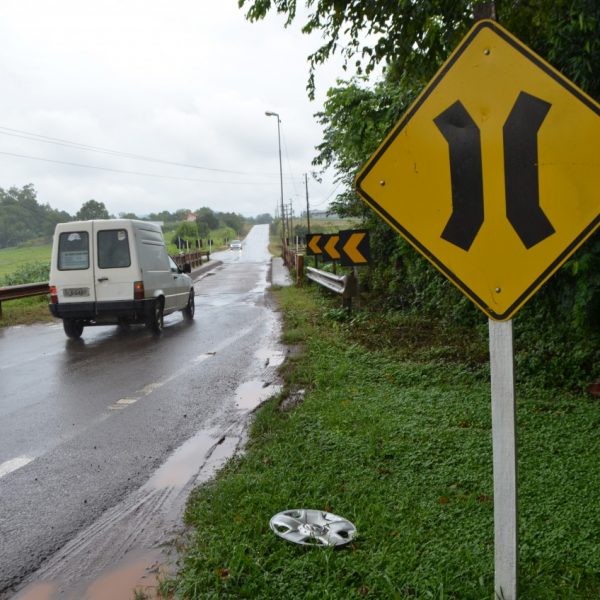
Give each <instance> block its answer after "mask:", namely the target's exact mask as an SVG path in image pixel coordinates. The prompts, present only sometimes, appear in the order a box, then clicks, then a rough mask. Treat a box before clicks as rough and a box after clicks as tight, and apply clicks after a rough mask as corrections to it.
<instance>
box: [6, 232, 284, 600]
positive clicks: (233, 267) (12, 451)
mask: <svg viewBox="0 0 600 600" xmlns="http://www.w3.org/2000/svg"><path fill="white" fill-rule="evenodd" d="M267 243H268V226H267V225H264V226H256V227H254V229H253V230H252V231H251V232H250V234H249V236H248V237H247V239H246V241H245V244H244V248H243V250H242V251H226V252H222V253H218V254H217V253H216V254H214V255H213V257H212V258H213V259H215V260H221V261H222V262H223V264H222V265H220V266H218V267H217V268H216V269H215V270H213V271H211V272H210V273H209V274H207V275H206V274H205V275H204V276H202V277H201V278H200V279H199V280H197V282H196V284H195V290H196V316H195V319H194V321H192V322H191V323H188V322H186V321H184V320H183V318H182V316H181V314H180V313H176V314H174V315H170V316H168V317H166V318H165V329H164V333H163V334H162V335H161V336H160V337H155V336H153V335H152V334H151V333H149V332H148V331H146V329H145V328H144V327H131V328H130V329H129V330H128V331H125V332H123V331H120V330H119V329H118V328H116V327H96V328H94V327H91V328H86V329H85V330H84V333H83V338H82V340H78V341H76V342H75V341H72V340H68V339H67V338H66V337H65V335H64V333H63V329H62V325H61V324H60V323H59V322H57V323H56V324H52V325H36V326H29V327H15V328H8V329H4V330H0V598H2V597H9V596H10V592H8V591H7V590H9V589H10V588H12V587H13V586H14V585H16V584H18V583H19V582H20V581H21V580H22V579H23V578H24V577H25V576H26V575H27V574H29V573H31V572H32V571H34V570H35V569H37V568H38V567H40V565H42V564H43V562H44V560H45V559H47V558H48V557H50V556H51V555H52V554H53V553H55V552H56V551H57V550H58V549H59V548H61V547H62V546H64V545H65V544H66V543H67V542H68V541H69V540H70V539H72V538H73V537H74V536H75V535H76V534H77V533H78V532H79V531H81V530H82V529H83V528H84V527H86V526H88V525H89V524H90V523H92V522H93V521H94V520H95V519H97V518H98V517H99V516H100V515H101V514H102V513H103V512H105V511H106V510H107V509H109V508H111V507H113V506H115V505H116V504H117V503H118V502H119V501H120V500H122V499H123V498H124V497H125V496H127V495H128V494H130V493H131V492H132V491H133V490H135V489H137V488H139V487H140V486H141V485H142V484H143V483H144V482H145V481H147V480H148V478H149V477H150V475H151V474H152V473H153V471H155V469H156V468H157V467H158V466H159V465H161V464H162V463H163V462H164V460H165V458H166V457H167V456H168V455H169V453H170V452H172V451H173V450H174V449H175V448H176V447H178V446H179V445H180V444H181V443H183V442H184V441H185V440H186V439H188V438H189V437H191V436H192V435H193V434H194V432H196V431H198V430H199V429H201V428H207V427H215V426H218V424H219V422H225V421H226V420H227V419H228V416H230V415H231V414H232V413H235V412H236V411H238V409H239V406H238V405H236V391H237V390H239V389H244V388H243V384H244V382H250V381H252V380H255V379H256V377H257V373H258V372H260V371H261V370H262V371H264V365H265V356H267V355H266V354H265V352H267V351H266V348H268V347H270V344H272V342H273V339H276V338H278V335H279V322H278V319H277V317H276V315H275V313H274V312H273V310H272V308H271V307H270V306H269V300H268V295H267V294H266V289H267V287H268V285H269V283H268V275H269V270H270V256H269V254H268V251H267ZM267 354H268V352H267ZM267 362H268V360H267ZM237 401H238V402H239V394H238V396H237ZM3 592H4V593H3Z"/></svg>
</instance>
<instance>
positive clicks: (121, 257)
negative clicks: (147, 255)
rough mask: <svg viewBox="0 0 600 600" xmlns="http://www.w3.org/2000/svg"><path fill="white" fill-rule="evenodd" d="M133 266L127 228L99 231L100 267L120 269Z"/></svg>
mask: <svg viewBox="0 0 600 600" xmlns="http://www.w3.org/2000/svg"><path fill="white" fill-rule="evenodd" d="M129 266H131V256H130V255H129V238H128V236H127V231H126V230H125V229H105V230H102V231H99V232H98V267H99V268H101V269H120V268H123V267H129Z"/></svg>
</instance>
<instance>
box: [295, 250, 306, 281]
mask: <svg viewBox="0 0 600 600" xmlns="http://www.w3.org/2000/svg"><path fill="white" fill-rule="evenodd" d="M303 280H304V254H296V284H297V285H298V284H300V283H302V281H303Z"/></svg>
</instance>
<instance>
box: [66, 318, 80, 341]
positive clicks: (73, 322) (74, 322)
mask: <svg viewBox="0 0 600 600" xmlns="http://www.w3.org/2000/svg"><path fill="white" fill-rule="evenodd" d="M63 328H64V330H65V333H66V334H67V337H69V338H71V339H72V340H78V339H79V338H80V337H81V334H82V333H83V323H82V322H81V321H79V320H78V319H63Z"/></svg>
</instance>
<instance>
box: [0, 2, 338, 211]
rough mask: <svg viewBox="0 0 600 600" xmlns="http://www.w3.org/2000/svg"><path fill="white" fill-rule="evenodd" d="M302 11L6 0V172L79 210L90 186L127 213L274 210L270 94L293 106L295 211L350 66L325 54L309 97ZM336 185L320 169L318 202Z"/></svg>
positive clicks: (1, 180)
mask: <svg viewBox="0 0 600 600" xmlns="http://www.w3.org/2000/svg"><path fill="white" fill-rule="evenodd" d="M299 26H300V24H299V23H298V24H297V25H296V26H295V27H293V28H291V29H289V28H288V29H284V28H283V20H282V18H281V17H278V16H276V15H271V16H270V17H269V18H268V19H267V20H266V21H264V22H259V23H248V22H247V21H246V20H245V19H244V14H243V12H242V11H241V10H240V9H239V8H238V7H237V1H236V0H103V2H82V1H81V0H56V1H54V2H48V1H47V0H2V2H1V4H0V39H1V40H2V42H1V43H0V71H1V74H2V93H1V94H0V187H2V188H8V187H11V186H17V187H21V186H23V185H25V184H28V183H32V184H33V185H34V186H35V188H36V190H37V194H38V201H40V202H41V203H48V204H50V205H51V206H52V207H53V208H59V209H63V210H66V211H68V212H69V213H71V214H74V213H75V212H76V211H77V210H78V209H79V208H80V207H81V205H82V204H83V203H84V202H86V201H87V200H89V199H91V198H94V199H96V200H98V201H101V202H104V204H105V205H106V207H107V208H108V210H109V212H111V213H113V214H115V215H117V214H119V213H121V212H135V213H136V214H138V215H144V214H147V213H149V212H156V211H160V210H165V209H166V210H170V211H173V210H176V209H178V208H190V209H196V208H199V207H201V206H209V207H210V208H212V209H213V210H217V211H234V212H238V213H242V214H244V215H246V216H254V215H256V214H259V213H264V212H270V213H274V210H275V206H276V205H278V204H279V199H280V190H279V162H278V156H277V121H276V119H275V118H273V117H270V118H269V117H266V116H265V111H267V110H268V111H274V112H278V113H279V114H280V115H281V119H282V155H283V174H284V200H285V202H286V203H287V202H289V201H290V200H291V201H292V202H293V204H294V209H295V212H296V213H297V212H299V210H301V209H303V208H304V206H305V193H304V184H303V173H305V172H307V171H310V170H311V164H310V162H311V159H312V158H313V157H314V155H315V150H314V147H315V145H316V144H318V143H319V142H320V139H321V130H320V127H319V126H318V125H317V124H316V122H315V119H314V117H313V115H314V113H315V112H317V111H318V110H320V108H321V106H322V102H323V99H324V97H325V93H326V91H327V88H328V87H329V86H331V85H333V84H334V82H335V78H336V77H338V76H342V71H341V69H340V62H339V61H334V62H332V63H330V64H328V65H326V66H324V67H321V68H320V69H319V70H318V72H317V99H316V101H314V102H310V101H309V100H308V98H307V94H306V89H305V88H306V82H307V78H308V65H307V61H306V57H307V56H308V54H309V53H310V52H311V51H314V50H315V49H316V48H317V47H318V45H319V42H320V40H319V38H318V37H312V38H309V37H307V36H304V35H301V34H300V32H299ZM125 154H129V155H136V157H147V158H149V159H154V160H141V159H140V158H136V157H133V156H124V155H125ZM65 163H70V164H65ZM168 163H180V164H182V165H191V166H187V167H186V166H179V165H176V164H168ZM78 165H84V166H78ZM334 187H335V186H334V184H333V182H332V178H331V176H330V175H327V176H326V177H325V178H324V181H323V183H320V184H319V183H317V182H316V181H314V180H310V179H309V194H310V199H311V206H315V207H319V208H324V207H325V206H326V205H327V202H328V198H329V199H330V198H331V194H332V193H333V191H334Z"/></svg>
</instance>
